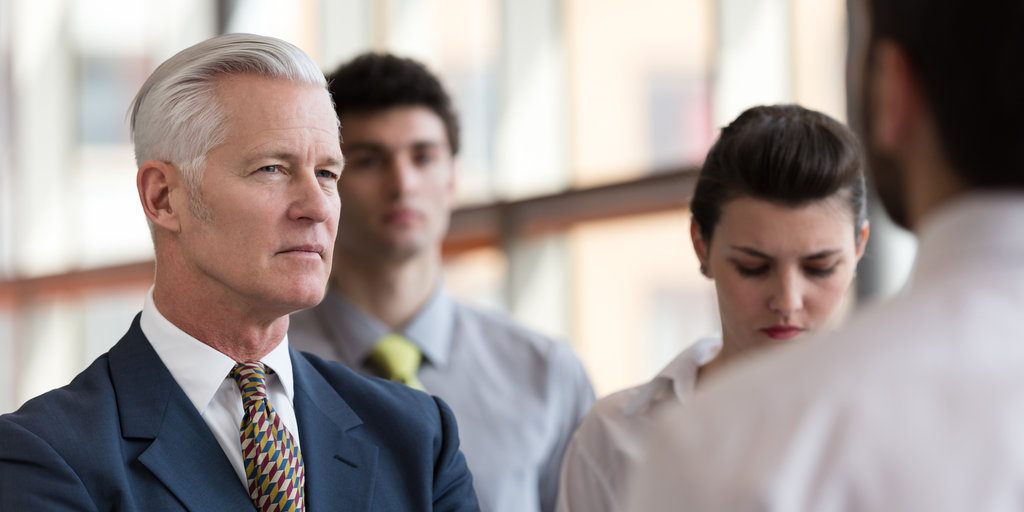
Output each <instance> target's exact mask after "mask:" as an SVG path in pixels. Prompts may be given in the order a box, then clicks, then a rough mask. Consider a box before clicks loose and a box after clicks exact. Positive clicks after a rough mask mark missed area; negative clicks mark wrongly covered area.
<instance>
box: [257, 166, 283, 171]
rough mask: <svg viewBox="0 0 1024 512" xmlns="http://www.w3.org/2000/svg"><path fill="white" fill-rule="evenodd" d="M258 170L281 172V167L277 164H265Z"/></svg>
mask: <svg viewBox="0 0 1024 512" xmlns="http://www.w3.org/2000/svg"><path fill="white" fill-rule="evenodd" d="M256 170H257V171H259V172H280V170H281V167H280V166H277V165H264V166H263V167H260V168H259V169H256Z"/></svg>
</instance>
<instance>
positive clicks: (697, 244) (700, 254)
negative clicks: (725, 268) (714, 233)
mask: <svg viewBox="0 0 1024 512" xmlns="http://www.w3.org/2000/svg"><path fill="white" fill-rule="evenodd" d="M690 241H691V242H693V252H694V253H696V254H697V260H698V261H700V273H701V274H704V276H705V277H711V276H712V273H711V267H710V266H708V244H707V241H705V240H704V235H702V234H701V232H700V224H698V223H697V221H696V220H693V219H691V220H690Z"/></svg>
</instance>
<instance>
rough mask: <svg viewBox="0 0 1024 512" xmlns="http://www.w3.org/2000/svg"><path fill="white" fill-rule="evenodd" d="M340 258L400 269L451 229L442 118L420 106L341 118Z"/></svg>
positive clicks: (450, 172)
mask: <svg viewBox="0 0 1024 512" xmlns="http://www.w3.org/2000/svg"><path fill="white" fill-rule="evenodd" d="M341 134H342V141H343V142H342V150H343V151H344V153H345V172H344V175H343V176H342V178H341V181H340V183H339V190H340V194H341V202H342V209H341V222H340V226H339V228H338V246H337V250H338V251H339V253H344V254H345V255H347V256H351V257H356V258H360V259H368V260H374V261H381V260H383V261H387V262H393V263H401V262H404V261H407V260H409V259H411V258H414V257H416V256H418V255H421V254H423V253H424V252H425V251H431V250H436V249H437V248H438V247H439V246H440V244H441V242H442V240H443V238H444V235H445V233H446V231H447V230H448V220H449V216H450V214H451V209H452V202H453V196H454V184H455V182H454V179H455V173H454V168H453V160H452V154H451V148H450V144H449V142H448V136H447V132H446V131H445V126H444V123H443V122H442V120H441V118H440V117H439V116H438V115H437V114H435V113H434V112H433V111H432V110H430V109H429V108H427V107H423V106H408V107H406V106H402V107H394V108H390V109H387V110H382V111H376V112H369V113H354V114H345V113H344V112H343V113H342V130H341Z"/></svg>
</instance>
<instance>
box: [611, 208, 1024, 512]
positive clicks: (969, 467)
mask: <svg viewBox="0 0 1024 512" xmlns="http://www.w3.org/2000/svg"><path fill="white" fill-rule="evenodd" d="M1022 322H1024V195H1019V194H985V195H981V194H977V195H973V196H969V197H965V198H962V199H960V200H958V201H956V202H955V203H953V204H949V205H947V206H946V207H944V208H943V209H942V210H941V211H939V212H936V213H935V214H934V215H933V216H931V217H930V218H929V219H927V221H926V222H925V223H924V225H923V226H922V228H921V230H920V237H919V256H918V261H917V263H916V268H915V272H914V275H913V277H912V279H911V281H910V283H909V287H908V289H907V290H906V292H905V293H904V294H903V295H901V296H900V297H898V298H897V299H895V300H893V301H891V302H889V303H888V304H884V305H880V306H878V307H874V308H872V309H871V310H870V311H866V312H864V313H863V314H862V315H858V317H857V318H856V319H854V320H853V321H852V322H851V323H850V324H848V326H847V329H845V330H844V331H843V332H842V333H841V334H839V335H837V336H831V337H828V338H827V339H820V340H818V341H812V342H810V343H799V344H793V345H792V346H789V347H783V348H780V349H779V350H776V351H771V353H767V354H766V355H765V356H764V357H762V358H757V359H755V360H753V361H747V362H744V363H740V364H738V365H736V366H735V367H733V368H730V369H727V370H726V371H725V372H723V374H721V375H720V377H721V378H719V379H715V378H714V377H712V378H711V379H710V380H709V383H708V384H709V385H708V387H707V388H706V389H705V390H702V393H699V394H698V396H697V397H696V399H695V400H694V401H693V403H692V407H691V409H690V410H689V411H687V412H688V414H686V415H685V417H681V416H679V415H674V416H673V415H672V414H668V415H666V416H665V417H663V418H661V419H660V421H659V428H658V432H657V433H656V434H654V435H652V436H651V440H650V443H651V445H650V446H651V450H650V452H649V453H650V459H649V460H648V461H647V463H646V464H645V466H644V468H643V469H642V470H641V471H640V472H639V473H638V474H637V475H636V477H635V478H634V480H633V485H632V486H631V488H632V492H631V500H630V502H629V503H630V506H629V508H628V510H645V511H647V510H653V511H657V510H759V511H786V512H789V511H800V510H808V511H811V510H813V511H816V512H819V511H820V512H829V511H859V510H863V511H875V510H894V511H895V510H899V511H917V510H922V511H924V510H927V511H947V510H948V511H964V510H972V511H973V510H985V511H1004V510H1005V511H1009V510H1024V329H1022Z"/></svg>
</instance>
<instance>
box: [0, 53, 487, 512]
mask: <svg viewBox="0 0 1024 512" xmlns="http://www.w3.org/2000/svg"><path fill="white" fill-rule="evenodd" d="M326 85H327V84H326V82H325V80H324V76H323V74H322V73H321V71H320V70H319V69H318V68H317V66H316V65H315V64H314V63H313V61H312V60H311V59H310V58H309V57H308V56H307V55H306V54H305V53H303V52H302V51H301V50H300V49H298V48H297V47H295V46H293V45H291V44H289V43H286V42H284V41H281V40H278V39H274V38H269V37H262V36H255V35H248V34H232V35H225V36H219V37H215V38H212V39H209V40H206V41H203V42H200V43H198V44H196V45H194V46H192V47H190V48H187V49H185V50H183V51H181V52H179V53H178V54H176V55H174V56H173V57H171V58H170V59H168V60H167V61H166V62H164V63H163V64H161V65H160V66H159V67H158V68H157V69H156V70H155V71H154V72H153V74H152V75H150V77H149V78H148V80H146V82H145V83H144V84H143V86H142V88H141V90H140V91H139V93H138V95H137V96H136V97H135V100H134V102H133V106H132V110H131V128H132V136H133V141H134V144H135V153H136V160H137V162H138V174H137V179H136V182H137V188H138V193H139V199H140V200H141V203H142V207H143V211H144V212H145V215H146V218H147V220H148V221H149V224H150V227H151V231H152V236H153V241H154V249H155V256H156V275H155V281H154V284H153V287H152V288H151V289H150V292H149V294H148V296H147V298H146V301H145V305H144V306H143V309H142V312H141V313H140V315H138V316H136V318H135V320H134V321H133V322H132V325H131V327H129V329H128V332H127V334H125V335H124V337H123V338H121V340H120V341H118V342H117V344H116V345H114V346H113V347H112V348H111V349H110V351H109V352H107V353H106V354H104V355H102V356H100V357H99V358H98V359H97V360H96V361H95V362H93V363H92V365H91V366H89V367H88V368H87V369H85V370H84V371H83V372H82V373H80V374H79V375H78V376H77V377H75V379H74V380H73V381H72V382H71V383H70V384H68V385H67V386H65V387H63V388H60V389H57V390H54V391H50V392H48V393H45V394H43V395H41V396H39V397H37V398H35V399H32V400H30V401H28V402H27V403H26V404H24V406H22V407H21V408H20V409H19V410H18V411H16V412H14V413H11V414H6V415H3V416H0V509H2V510H114V509H116V510H129V511H131V510H161V511H166V510H193V511H209V510H252V509H253V508H254V507H255V508H256V509H257V510H261V511H269V510H288V511H301V510H307V509H309V510H336V509H344V510H428V509H433V510H478V507H477V505H476V500H475V496H474V494H473V489H472V478H471V476H470V473H469V471H468V470H467V468H466V465H465V460H464V458H463V456H462V454H461V453H460V452H459V441H458V432H457V428H456V423H455V419H454V417H453V415H452V413H451V411H450V410H449V409H448V407H447V406H446V405H445V404H444V403H443V402H441V401H440V400H437V399H434V398H432V397H429V396H428V395H426V394H424V393H420V392H417V391H414V390H411V389H408V388H407V387H405V386H401V385H398V384H395V383H392V382H388V381H384V380H380V379H370V378H367V377H364V376H361V375H358V374H356V373H354V372H352V371H351V370H349V369H348V368H345V367H344V366H342V365H340V364H337V363H329V362H326V361H324V360H322V359H320V358H318V357H315V356H311V355H308V354H302V353H299V352H298V351H296V350H294V349H292V348H289V346H288V339H287V336H286V332H287V329H288V314H289V313H291V312H293V311H297V310H299V309H302V308H307V307H310V306H313V305H315V304H317V303H318V302H320V300H321V299H322V298H323V294H324V289H325V287H326V285H327V280H328V276H329V274H330V268H331V256H332V254H331V252H332V245H333V243H334V238H335V234H336V230H337V222H338V213H339V209H340V201H339V195H338V188H337V181H338V177H339V175H340V174H341V171H342V166H343V156H342V152H341V147H340V144H339V138H338V136H339V133H338V119H337V116H336V115H335V113H334V109H333V108H332V107H331V99H330V95H329V94H328V92H327V90H326Z"/></svg>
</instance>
